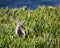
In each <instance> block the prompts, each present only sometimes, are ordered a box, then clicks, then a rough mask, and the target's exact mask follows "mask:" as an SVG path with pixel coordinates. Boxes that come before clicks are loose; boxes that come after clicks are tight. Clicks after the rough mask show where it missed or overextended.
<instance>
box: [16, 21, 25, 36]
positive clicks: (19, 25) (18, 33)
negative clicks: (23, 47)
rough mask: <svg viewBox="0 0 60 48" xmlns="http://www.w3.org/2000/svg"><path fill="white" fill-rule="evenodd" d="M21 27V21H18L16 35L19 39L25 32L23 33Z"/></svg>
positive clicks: (22, 23)
mask: <svg viewBox="0 0 60 48" xmlns="http://www.w3.org/2000/svg"><path fill="white" fill-rule="evenodd" d="M23 25H24V22H23V21H19V22H18V24H17V26H16V34H17V35H18V36H19V37H22V36H25V31H24V28H23Z"/></svg>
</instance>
